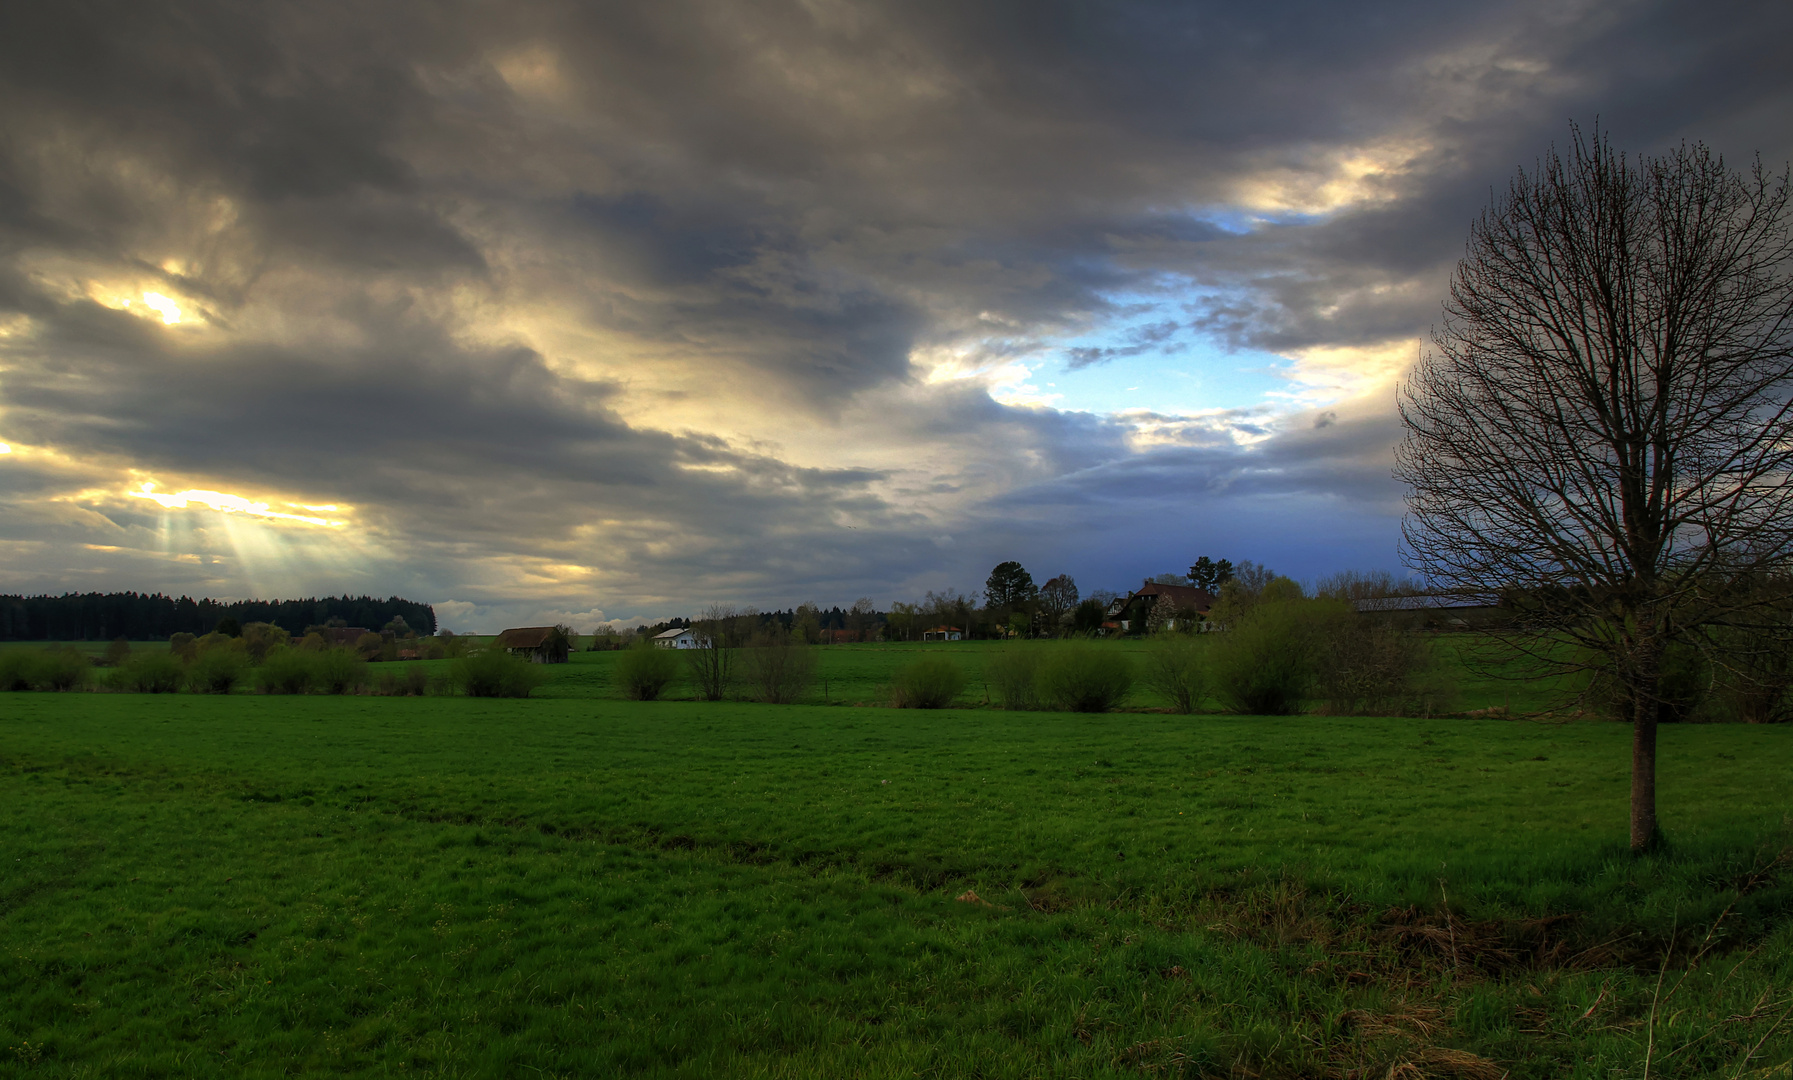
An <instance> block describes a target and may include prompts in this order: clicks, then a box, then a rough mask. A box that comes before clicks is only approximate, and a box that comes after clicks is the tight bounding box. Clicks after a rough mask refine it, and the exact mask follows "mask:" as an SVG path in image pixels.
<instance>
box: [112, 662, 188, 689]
mask: <svg viewBox="0 0 1793 1080" xmlns="http://www.w3.org/2000/svg"><path fill="white" fill-rule="evenodd" d="M186 676H187V673H186V672H185V671H184V670H182V668H181V662H180V660H179V659H178V658H176V657H175V655H174V654H173V653H166V652H153V653H138V654H137V655H135V656H133V657H131V659H130V660H129V661H128V662H127V663H126V664H125V665H124V666H123V667H121V668H119V669H118V671H117V672H116V673H115V674H114V675H113V677H112V685H113V686H115V687H117V688H118V689H120V690H129V691H132V692H134V693H138V694H172V693H174V692H175V691H176V690H179V689H180V688H181V683H183V682H185V681H186Z"/></svg>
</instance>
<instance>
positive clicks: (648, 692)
mask: <svg viewBox="0 0 1793 1080" xmlns="http://www.w3.org/2000/svg"><path fill="white" fill-rule="evenodd" d="M678 676H679V658H678V657H676V656H674V655H673V654H672V650H671V649H661V648H656V647H655V646H653V645H651V644H649V643H647V642H642V643H641V644H638V645H632V646H630V647H629V648H627V649H624V650H622V655H621V656H619V657H617V658H616V681H617V683H618V684H619V685H621V686H622V689H623V693H624V694H625V695H627V696H628V697H630V698H633V699H634V700H636V701H653V700H654V699H655V698H657V697H659V696H660V695H661V694H662V693H663V692H664V691H665V690H666V687H667V685H668V684H670V683H671V682H672V681H673V680H674V679H676V678H678Z"/></svg>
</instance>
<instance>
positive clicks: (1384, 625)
mask: <svg viewBox="0 0 1793 1080" xmlns="http://www.w3.org/2000/svg"><path fill="white" fill-rule="evenodd" d="M1317 628H1318V631H1319V636H1320V641H1319V651H1318V656H1317V664H1316V669H1315V690H1316V691H1317V693H1318V694H1319V696H1320V698H1321V699H1322V700H1323V701H1324V702H1325V708H1326V711H1327V712H1329V713H1332V714H1334V715H1350V714H1353V713H1357V714H1369V715H1372V716H1400V715H1403V714H1405V713H1411V712H1416V711H1418V710H1419V708H1420V706H1421V705H1422V702H1423V699H1425V698H1426V697H1427V695H1426V693H1425V691H1424V690H1423V689H1422V688H1421V687H1420V685H1419V683H1420V678H1421V676H1422V675H1423V674H1424V672H1425V671H1426V669H1427V668H1428V667H1429V665H1430V660H1431V650H1430V642H1429V640H1428V639H1427V638H1426V637H1424V636H1423V635H1421V634H1417V633H1414V632H1412V631H1409V630H1404V629H1402V628H1401V627H1400V626H1397V625H1395V624H1393V623H1391V622H1389V621H1387V620H1384V619H1366V618H1364V617H1363V616H1361V615H1358V614H1356V613H1355V612H1351V611H1349V610H1346V611H1342V612H1334V613H1331V614H1330V615H1327V616H1325V617H1322V618H1321V619H1320V620H1319V621H1318V624H1317Z"/></svg>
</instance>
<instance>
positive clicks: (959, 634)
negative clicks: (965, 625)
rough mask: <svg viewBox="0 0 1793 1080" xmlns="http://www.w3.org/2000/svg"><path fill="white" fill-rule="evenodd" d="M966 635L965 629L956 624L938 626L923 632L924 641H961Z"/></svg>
mask: <svg viewBox="0 0 1793 1080" xmlns="http://www.w3.org/2000/svg"><path fill="white" fill-rule="evenodd" d="M964 637H965V631H963V630H961V629H959V628H958V627H956V626H936V627H934V628H933V629H931V630H923V631H922V632H921V639H922V640H923V641H961V640H963V639H964Z"/></svg>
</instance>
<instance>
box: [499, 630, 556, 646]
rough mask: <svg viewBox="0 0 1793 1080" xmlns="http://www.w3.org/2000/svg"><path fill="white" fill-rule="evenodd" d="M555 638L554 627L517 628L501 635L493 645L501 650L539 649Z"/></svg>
mask: <svg viewBox="0 0 1793 1080" xmlns="http://www.w3.org/2000/svg"><path fill="white" fill-rule="evenodd" d="M553 636H554V627H552V626H516V627H512V628H511V629H509V630H506V631H505V632H504V633H502V634H499V635H498V640H497V641H494V642H492V644H494V645H496V646H497V647H499V648H500V649H539V648H541V647H542V646H543V645H546V644H548V641H549V639H550V638H552V637H553Z"/></svg>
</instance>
